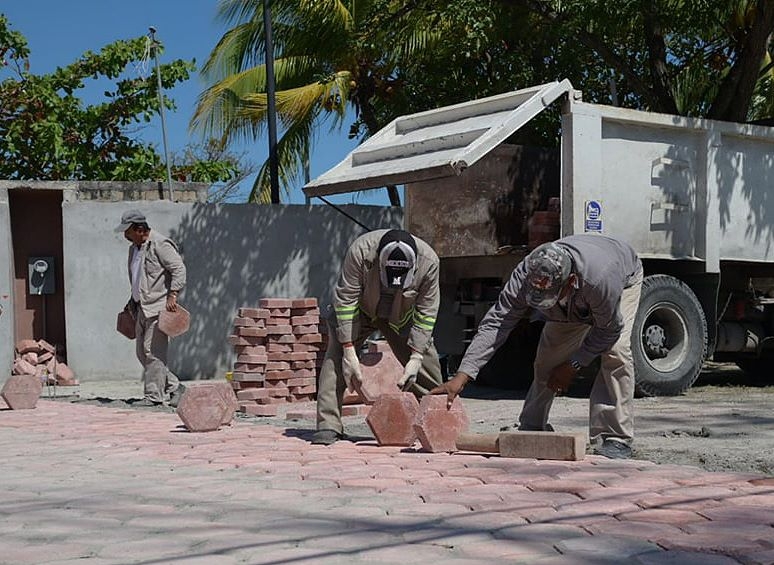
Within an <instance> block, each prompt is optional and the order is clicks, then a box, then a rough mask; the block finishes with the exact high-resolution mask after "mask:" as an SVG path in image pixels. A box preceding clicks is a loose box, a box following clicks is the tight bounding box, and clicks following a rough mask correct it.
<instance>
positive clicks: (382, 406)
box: [366, 392, 419, 446]
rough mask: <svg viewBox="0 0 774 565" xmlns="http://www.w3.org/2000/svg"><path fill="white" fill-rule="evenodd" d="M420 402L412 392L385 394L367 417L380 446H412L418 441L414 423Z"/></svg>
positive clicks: (375, 403) (367, 421)
mask: <svg viewBox="0 0 774 565" xmlns="http://www.w3.org/2000/svg"><path fill="white" fill-rule="evenodd" d="M418 412H419V402H418V401H417V399H416V397H415V396H414V395H413V394H411V393H410V392H398V393H395V394H383V395H382V396H380V397H379V398H378V399H377V400H376V402H374V404H373V406H372V407H371V411H370V412H369V413H368V416H367V417H366V423H367V424H368V427H369V428H371V431H372V432H373V434H374V437H376V441H377V443H378V444H379V445H398V446H410V445H412V444H413V443H414V442H415V441H416V439H417V435H416V432H415V431H414V422H415V420H416V416H417V413H418Z"/></svg>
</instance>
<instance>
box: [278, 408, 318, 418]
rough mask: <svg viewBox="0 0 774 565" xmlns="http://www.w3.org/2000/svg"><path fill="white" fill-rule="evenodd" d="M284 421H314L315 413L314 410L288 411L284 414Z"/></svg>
mask: <svg viewBox="0 0 774 565" xmlns="http://www.w3.org/2000/svg"><path fill="white" fill-rule="evenodd" d="M285 419H286V420H316V419H317V411H316V410H295V411H290V410H288V411H287V412H286V413H285Z"/></svg>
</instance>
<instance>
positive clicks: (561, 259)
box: [524, 242, 572, 309]
mask: <svg viewBox="0 0 774 565" xmlns="http://www.w3.org/2000/svg"><path fill="white" fill-rule="evenodd" d="M524 261H525V262H526V267H527V280H526V299H527V303H528V304H529V305H530V306H532V307H533V308H540V309H547V308H551V307H552V306H554V305H555V304H556V303H557V302H558V300H559V294H560V293H561V291H562V288H563V287H564V285H565V284H567V280H568V279H569V278H570V273H571V271H572V259H571V258H570V254H569V253H567V251H566V250H565V249H564V248H563V247H562V246H560V245H557V244H556V243H554V242H550V243H544V244H542V245H540V246H538V247H536V248H535V250H534V251H532V253H530V254H529V255H527V258H526V259H524Z"/></svg>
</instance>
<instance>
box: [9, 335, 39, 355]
mask: <svg viewBox="0 0 774 565" xmlns="http://www.w3.org/2000/svg"><path fill="white" fill-rule="evenodd" d="M16 352H17V353H19V355H24V354H25V353H42V352H43V348H42V347H40V345H39V344H38V342H37V341H35V340H34V339H22V340H19V342H17V344H16Z"/></svg>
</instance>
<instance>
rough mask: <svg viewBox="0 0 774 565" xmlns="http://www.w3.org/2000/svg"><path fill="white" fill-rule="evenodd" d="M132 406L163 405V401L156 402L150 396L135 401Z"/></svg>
mask: <svg viewBox="0 0 774 565" xmlns="http://www.w3.org/2000/svg"><path fill="white" fill-rule="evenodd" d="M132 406H161V402H154V401H153V400H151V399H150V398H143V399H142V400H138V401H137V402H133V403H132Z"/></svg>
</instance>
